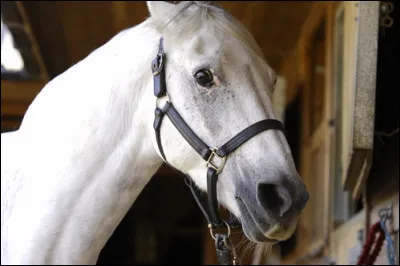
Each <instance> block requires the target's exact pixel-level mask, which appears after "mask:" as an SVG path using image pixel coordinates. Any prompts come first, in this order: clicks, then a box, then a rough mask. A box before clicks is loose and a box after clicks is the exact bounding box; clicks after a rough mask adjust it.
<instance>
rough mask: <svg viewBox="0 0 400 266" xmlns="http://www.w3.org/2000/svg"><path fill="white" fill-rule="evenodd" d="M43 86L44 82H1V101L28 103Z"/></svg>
mask: <svg viewBox="0 0 400 266" xmlns="http://www.w3.org/2000/svg"><path fill="white" fill-rule="evenodd" d="M45 85H46V82H45V81H10V80H1V101H2V102H4V101H18V102H26V103H30V102H32V101H33V99H34V98H35V97H36V95H37V94H38V93H39V92H40V91H41V90H42V88H43V87H44V86H45Z"/></svg>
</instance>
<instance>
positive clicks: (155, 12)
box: [146, 1, 175, 19]
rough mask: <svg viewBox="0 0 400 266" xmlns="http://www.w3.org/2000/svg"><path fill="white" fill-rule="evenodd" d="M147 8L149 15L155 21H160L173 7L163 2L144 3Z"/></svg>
mask: <svg viewBox="0 0 400 266" xmlns="http://www.w3.org/2000/svg"><path fill="white" fill-rule="evenodd" d="M146 4H147V8H148V9H149V12H150V15H151V17H153V18H156V19H162V18H164V17H165V16H166V15H167V14H170V13H171V12H172V11H173V10H174V8H175V5H174V4H171V3H168V2H165V1H146Z"/></svg>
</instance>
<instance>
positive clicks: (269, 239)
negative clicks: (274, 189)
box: [238, 199, 297, 244]
mask: <svg viewBox="0 0 400 266" xmlns="http://www.w3.org/2000/svg"><path fill="white" fill-rule="evenodd" d="M238 203H239V204H238V205H239V209H240V212H241V214H242V218H241V223H242V228H243V232H244V234H245V236H246V237H247V238H248V239H249V240H250V241H252V242H255V243H263V244H276V243H278V242H280V241H284V240H287V239H288V238H290V237H291V236H292V235H293V233H294V231H295V229H296V225H297V219H295V220H294V221H293V222H292V223H291V225H290V227H289V228H287V229H283V228H282V227H281V226H280V225H279V224H274V225H272V226H269V228H260V226H259V223H257V222H256V221H257V219H256V218H255V217H253V215H252V214H251V213H250V212H249V210H248V208H247V207H246V205H245V204H244V203H243V201H242V200H241V199H238Z"/></svg>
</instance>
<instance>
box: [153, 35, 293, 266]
mask: <svg viewBox="0 0 400 266" xmlns="http://www.w3.org/2000/svg"><path fill="white" fill-rule="evenodd" d="M165 59H166V57H165V53H164V48H163V39H162V38H161V39H160V45H159V50H158V54H157V56H156V58H154V59H153V61H152V62H151V69H152V73H153V80H154V95H155V96H156V97H157V100H159V99H160V98H161V97H164V96H168V94H167V86H166V80H165V62H166V61H165ZM165 115H167V116H168V118H169V119H170V121H171V122H172V124H173V125H174V126H175V127H176V129H178V131H179V132H180V133H181V134H182V136H183V137H184V138H185V139H186V141H187V142H188V143H189V144H190V145H191V146H192V147H193V149H194V150H195V151H196V152H197V153H198V154H199V155H200V156H201V157H202V158H203V159H204V160H205V161H206V163H207V164H206V165H207V168H208V169H207V199H208V200H207V203H208V204H205V203H204V202H203V203H202V202H201V201H202V198H201V196H200V192H199V191H198V190H197V189H196V188H195V187H194V185H193V183H192V180H191V178H190V177H189V176H187V175H185V176H186V177H187V178H186V180H187V181H188V183H187V184H188V186H189V188H190V190H191V192H192V194H193V196H194V198H195V200H196V202H197V204H198V205H199V207H200V209H201V211H202V212H203V214H204V216H205V218H206V219H207V222H208V227H209V228H210V230H211V236H212V237H213V238H214V239H215V240H216V245H218V242H221V241H222V238H221V241H219V240H218V239H216V237H217V238H218V237H219V236H220V235H219V234H216V235H215V236H216V237H214V236H213V233H212V229H214V228H222V227H225V226H227V227H228V230H229V227H240V222H239V221H238V219H236V218H235V217H234V216H232V215H231V218H230V219H229V220H228V221H223V220H222V219H221V218H220V216H219V212H218V200H217V180H218V174H219V173H220V172H221V171H222V170H223V168H224V166H225V162H226V159H227V156H228V155H229V154H230V153H232V152H234V151H235V150H236V149H237V148H238V147H239V146H240V145H242V144H243V143H245V142H246V141H248V140H249V139H250V138H252V137H254V136H255V135H257V134H259V133H261V132H263V131H266V130H269V129H276V130H281V131H282V132H285V130H284V126H283V124H282V122H280V121H278V120H275V119H264V120H261V121H259V122H256V123H254V124H252V125H251V126H249V127H247V128H246V129H244V130H243V131H241V132H239V133H238V134H237V135H236V136H234V137H233V138H231V139H230V140H229V141H228V142H226V143H225V144H224V145H222V146H221V147H220V148H217V147H214V148H211V147H209V146H208V145H207V144H205V143H204V142H203V141H202V140H201V139H200V138H199V137H198V136H197V135H196V133H194V132H193V130H192V129H191V128H190V127H189V126H188V125H187V124H186V122H185V121H184V120H183V118H182V117H181V116H180V115H179V113H178V111H177V110H176V109H175V108H174V106H173V104H172V103H171V102H170V100H169V99H168V100H167V102H166V103H165V105H164V106H163V108H159V107H156V110H155V118H154V123H153V127H154V130H155V133H156V140H157V145H158V149H159V151H160V153H161V156H162V157H163V159H164V161H165V163H166V164H168V165H169V166H170V167H171V168H172V169H175V168H174V167H173V166H171V165H170V164H169V163H168V162H167V160H166V157H165V154H164V150H163V147H162V144H161V135H160V128H161V123H162V120H163V118H164V116H165ZM216 157H218V158H219V161H220V163H219V164H218V165H217V164H216V163H214V162H213V159H214V158H216ZM175 170H176V169H175ZM179 172H180V171H179ZM207 205H208V208H207ZM223 241H225V245H226V241H229V235H228V240H227V239H226V238H224V239H223ZM219 244H220V243H219ZM217 252H218V247H217ZM217 255H218V253H217ZM218 259H219V261H220V257H218Z"/></svg>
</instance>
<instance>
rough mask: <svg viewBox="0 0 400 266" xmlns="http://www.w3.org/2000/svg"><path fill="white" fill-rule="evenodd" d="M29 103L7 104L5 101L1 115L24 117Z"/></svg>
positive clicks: (2, 104)
mask: <svg viewBox="0 0 400 266" xmlns="http://www.w3.org/2000/svg"><path fill="white" fill-rule="evenodd" d="M28 107H29V104H28V103H21V102H6V101H3V102H2V103H1V115H5V116H7V115H19V116H22V115H24V114H25V112H26V110H27V109H28Z"/></svg>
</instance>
